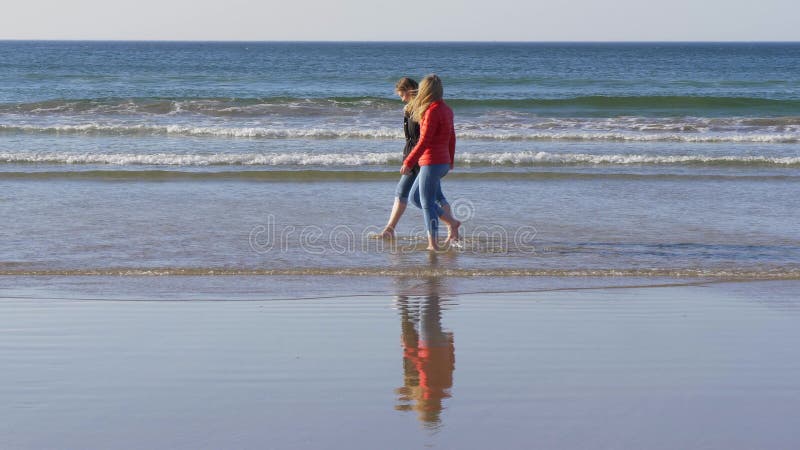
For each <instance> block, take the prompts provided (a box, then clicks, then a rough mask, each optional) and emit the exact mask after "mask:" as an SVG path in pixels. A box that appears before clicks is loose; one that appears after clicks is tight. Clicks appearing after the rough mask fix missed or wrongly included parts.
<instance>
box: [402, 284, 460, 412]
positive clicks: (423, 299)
mask: <svg viewBox="0 0 800 450" xmlns="http://www.w3.org/2000/svg"><path fill="white" fill-rule="evenodd" d="M397 282H398V295H397V300H396V301H397V309H398V312H399V314H400V327H401V330H402V346H403V386H402V387H400V388H397V389H396V390H395V393H396V394H397V404H396V405H395V409H397V410H398V411H416V412H417V417H418V418H419V420H420V421H421V422H422V423H423V425H425V426H426V427H430V428H438V427H439V426H440V424H441V418H440V416H441V412H442V409H443V408H444V407H443V401H444V399H446V398H450V397H451V393H450V389H451V388H452V386H453V371H454V370H455V346H454V341H453V333H452V332H450V331H445V330H443V329H442V306H441V302H442V298H441V296H440V289H441V283H442V280H441V279H440V278H437V277H430V278H424V279H418V278H415V279H398V280H397Z"/></svg>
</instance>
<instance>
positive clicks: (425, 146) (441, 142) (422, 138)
mask: <svg viewBox="0 0 800 450" xmlns="http://www.w3.org/2000/svg"><path fill="white" fill-rule="evenodd" d="M455 154H456V132H455V129H454V128H453V110H452V109H450V107H449V106H447V103H445V102H444V101H443V100H437V101H435V102H433V103H431V104H430V106H428V109H427V110H426V111H425V114H423V115H422V122H421V123H420V133H419V141H418V142H417V145H416V146H415V147H414V149H413V150H411V153H409V154H408V156H407V157H406V159H405V161H403V165H404V166H406V167H408V168H409V169H410V168H413V167H414V166H415V165H416V164H419V165H420V166H430V165H433V164H450V165H451V166H452V164H453V161H454V157H455Z"/></svg>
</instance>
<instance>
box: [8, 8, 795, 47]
mask: <svg viewBox="0 0 800 450" xmlns="http://www.w3.org/2000/svg"><path fill="white" fill-rule="evenodd" d="M2 9H3V13H2V14H0V39H92V40H94V39H99V40H245V41H298V40H299V41H800V26H797V25H798V19H797V18H798V17H800V1H797V0H759V1H753V0H748V1H742V0H660V1H655V0H613V1H592V0H560V1H559V0H547V1H541V0H538V1H536V0H533V1H529V0H480V1H478V0H436V1H431V2H427V3H426V2H407V1H394V2H388V1H384V0H324V1H323V0H317V1H309V0H283V1H273V0H262V1H253V0H193V1H189V0H124V1H122V0H25V1H18V0H2Z"/></svg>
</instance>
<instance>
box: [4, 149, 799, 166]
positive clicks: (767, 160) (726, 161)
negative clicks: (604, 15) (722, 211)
mask: <svg viewBox="0 0 800 450" xmlns="http://www.w3.org/2000/svg"><path fill="white" fill-rule="evenodd" d="M399 162H400V156H399V155H398V154H396V153H381V152H374V153H356V154H344V153H310V152H294V153H213V154H182V153H145V154H137V153H74V152H0V163H6V164H26V163H28V164H30V163H39V164H109V165H159V166H160V165H165V166H219V165H235V166H236V165H240V166H334V167H336V166H342V167H351V166H362V165H367V166H370V165H372V166H374V165H388V164H398V163H399ZM456 162H457V164H460V165H466V166H470V165H477V166H487V165H496V166H558V165H581V164H585V165H592V164H603V165H635V164H644V165H721V166H726V165H736V166H750V165H753V166H777V167H797V166H800V157H798V156H780V157H778V156H759V155H647V154H589V153H550V152H492V153H488V152H487V153H474V152H460V153H458V154H457V161H456Z"/></svg>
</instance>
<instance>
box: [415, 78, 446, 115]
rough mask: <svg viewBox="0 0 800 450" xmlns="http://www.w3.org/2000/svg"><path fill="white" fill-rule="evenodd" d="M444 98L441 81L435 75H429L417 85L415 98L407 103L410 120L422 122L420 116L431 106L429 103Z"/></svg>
mask: <svg viewBox="0 0 800 450" xmlns="http://www.w3.org/2000/svg"><path fill="white" fill-rule="evenodd" d="M443 96H444V88H443V87H442V79H441V78H439V76H438V75H436V74H431V75H428V76H426V77H425V78H423V79H422V81H421V82H420V83H419V89H418V90H417V96H416V97H414V99H413V100H411V101H410V102H408V110H409V111H410V112H411V118H412V119H414V121H415V122H422V116H423V115H425V111H427V110H428V107H429V106H431V103H433V102H435V101H437V100H441V99H442V97H443Z"/></svg>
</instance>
